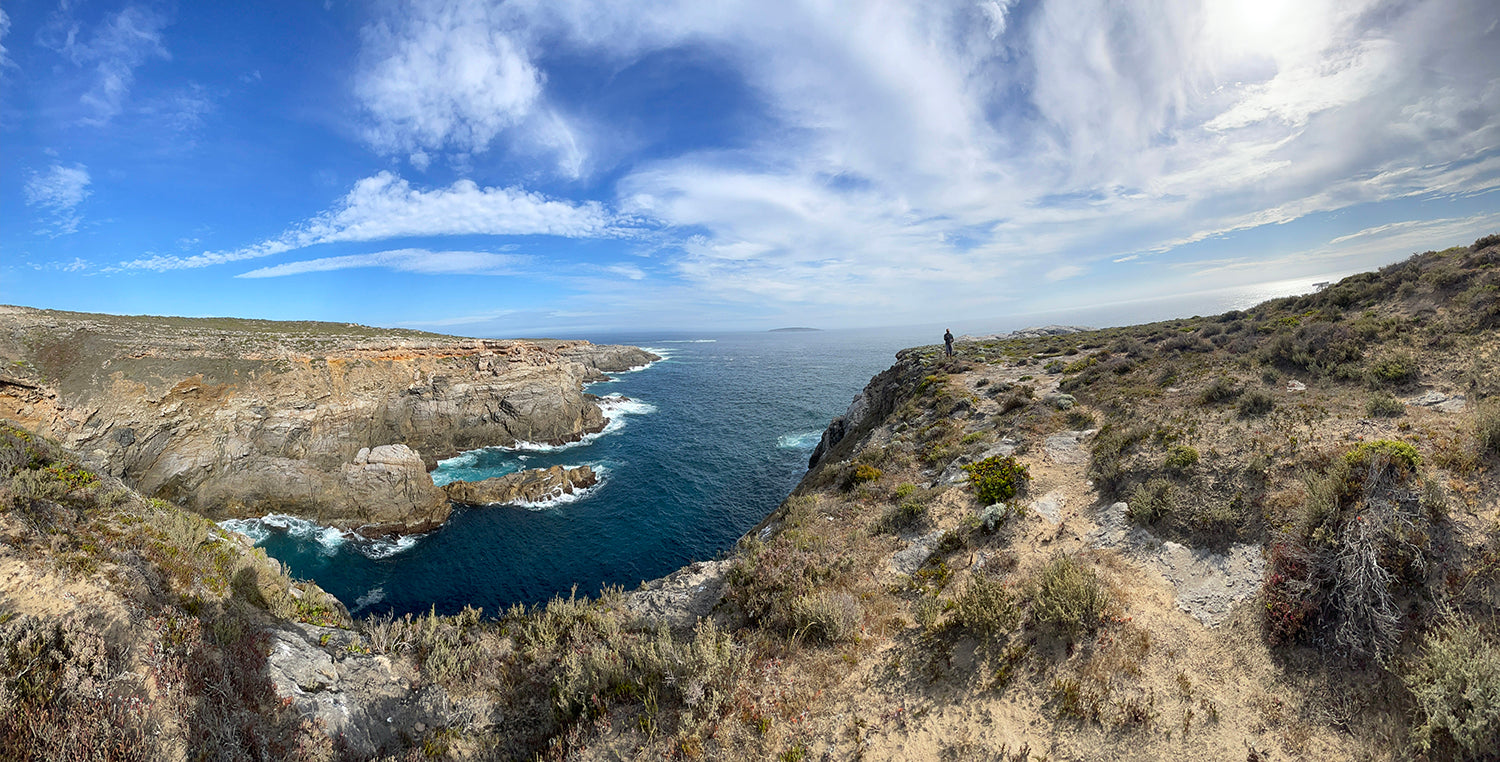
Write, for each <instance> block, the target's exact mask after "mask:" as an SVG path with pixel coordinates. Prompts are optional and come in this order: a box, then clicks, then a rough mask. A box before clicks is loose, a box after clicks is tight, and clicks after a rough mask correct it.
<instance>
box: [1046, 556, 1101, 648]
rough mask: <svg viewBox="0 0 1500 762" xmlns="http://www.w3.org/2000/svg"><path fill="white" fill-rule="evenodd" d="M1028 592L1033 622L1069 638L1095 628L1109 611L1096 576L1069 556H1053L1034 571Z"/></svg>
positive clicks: (1081, 563) (1088, 568) (1091, 569)
mask: <svg viewBox="0 0 1500 762" xmlns="http://www.w3.org/2000/svg"><path fill="white" fill-rule="evenodd" d="M1027 592H1028V596H1027V597H1028V598H1030V599H1031V617H1032V619H1033V620H1035V621H1036V622H1038V623H1041V624H1046V625H1050V626H1052V627H1054V628H1056V629H1057V630H1058V631H1060V632H1064V633H1067V634H1068V635H1078V634H1080V633H1083V632H1091V631H1093V630H1095V629H1097V628H1098V627H1099V625H1100V623H1102V622H1103V621H1104V617H1105V615H1106V614H1107V613H1108V611H1109V606H1110V597H1109V593H1108V592H1107V591H1106V590H1105V589H1104V583H1102V582H1100V580H1099V575H1098V574H1096V573H1095V572H1094V570H1093V568H1091V567H1089V566H1088V565H1086V564H1084V563H1083V562H1081V561H1079V560H1077V559H1075V558H1073V557H1072V556H1065V555H1059V556H1054V557H1053V558H1052V560H1050V561H1048V562H1047V563H1046V564H1045V565H1043V566H1042V568H1041V569H1039V570H1037V572H1036V574H1035V575H1034V576H1033V577H1032V579H1031V582H1030V585H1029V586H1028V591H1027Z"/></svg>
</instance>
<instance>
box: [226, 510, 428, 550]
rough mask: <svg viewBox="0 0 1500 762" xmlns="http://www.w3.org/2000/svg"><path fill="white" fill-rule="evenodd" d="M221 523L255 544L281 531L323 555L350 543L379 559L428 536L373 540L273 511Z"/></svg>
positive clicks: (409, 547)
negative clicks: (255, 516) (252, 517)
mask: <svg viewBox="0 0 1500 762" xmlns="http://www.w3.org/2000/svg"><path fill="white" fill-rule="evenodd" d="M219 526H221V527H223V528H224V529H227V530H229V531H231V532H238V533H240V534H242V535H244V536H246V537H249V538H250V539H251V540H252V541H253V542H254V543H255V544H256V545H259V544H261V543H263V542H265V541H266V540H268V539H270V537H271V535H272V534H273V533H280V534H285V535H287V536H289V537H294V538H296V539H298V540H301V541H303V542H307V543H311V544H313V545H315V546H317V549H318V553H319V554H321V555H324V556H333V555H337V554H338V552H339V550H340V549H341V548H343V547H344V546H345V545H348V546H350V547H352V548H354V549H355V550H358V551H359V552H360V553H361V554H363V555H365V556H366V557H368V558H373V559H377V560H378V559H382V558H390V557H391V556H394V555H396V554H397V553H401V552H403V551H406V550H410V549H411V548H413V547H415V546H416V544H417V541H418V540H419V539H421V538H422V537H424V536H425V535H420V534H409V535H403V536H401V537H398V538H396V539H394V540H387V539H377V540H371V539H368V538H365V537H362V536H360V535H359V534H357V533H355V532H350V531H347V530H342V529H336V528H334V527H328V526H323V525H322V524H319V523H318V522H316V521H310V520H308V519H304V518H300V517H298V516H290V515H287V514H285V513H271V514H267V515H265V516H262V517H260V518H258V519H226V520H224V521H221V522H219Z"/></svg>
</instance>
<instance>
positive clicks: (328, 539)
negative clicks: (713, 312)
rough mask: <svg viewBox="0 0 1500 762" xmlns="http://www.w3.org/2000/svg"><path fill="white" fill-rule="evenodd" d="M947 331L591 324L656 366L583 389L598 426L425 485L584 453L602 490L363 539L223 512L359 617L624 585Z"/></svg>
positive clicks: (782, 470) (689, 549)
mask: <svg viewBox="0 0 1500 762" xmlns="http://www.w3.org/2000/svg"><path fill="white" fill-rule="evenodd" d="M941 336H942V334H941V329H939V330H938V331H937V332H936V333H934V332H933V331H932V329H930V328H928V329H921V330H918V329H895V330H866V331H851V330H842V331H809V332H764V333H732V334H679V335H666V334H647V335H607V336H586V337H585V338H589V339H591V340H593V341H595V342H597V343H610V344H633V345H635V346H641V347H646V348H649V349H650V350H651V351H653V352H655V353H656V354H658V355H661V356H662V358H663V359H662V360H661V361H660V362H657V363H653V364H652V365H650V366H649V367H646V368H644V369H641V370H637V371H633V372H630V373H624V374H618V375H617V376H616V377H615V379H614V380H612V381H609V382H604V383H599V384H593V385H590V386H589V387H588V388H587V391H589V392H591V393H593V394H596V395H599V396H601V397H604V398H605V403H604V407H605V410H606V415H607V416H608V417H609V418H610V423H609V425H608V426H607V427H606V428H605V430H604V431H603V432H601V433H600V434H597V435H593V436H590V437H587V438H586V439H585V440H584V441H582V442H579V443H574V444H569V445H564V446H561V447H547V446H536V445H521V446H518V447H514V448H487V449H483V450H475V451H471V452H467V453H463V454H461V455H459V456H457V457H454V458H451V459H448V460H445V461H443V462H441V463H440V464H439V466H438V469H437V470H436V471H434V472H433V479H434V481H436V482H438V483H444V482H447V481H452V480H455V479H462V480H471V481H472V480H479V479H484V478H488V477H491V476H498V475H501V474H505V473H510V472H513V471H517V470H520V469H524V468H546V467H548V466H552V465H566V466H578V465H585V464H586V465H589V466H591V467H593V468H594V470H595V471H597V472H599V473H600V474H601V479H600V482H599V484H597V485H596V486H594V487H592V488H590V489H588V490H586V491H584V492H583V493H581V494H579V495H574V496H569V497H568V498H566V499H562V500H557V501H553V502H549V503H544V504H539V505H531V506H524V507H518V506H494V507H484V508H461V509H458V510H456V511H455V512H454V514H453V517H452V518H451V519H450V520H449V521H448V523H447V524H445V525H444V526H443V527H442V528H441V529H439V530H437V531H435V532H432V533H430V534H427V535H422V536H418V537H408V538H403V540H402V541H401V542H399V543H391V542H369V541H365V540H361V539H359V538H356V537H352V536H348V535H345V534H342V533H340V532H338V531H336V530H333V529H329V528H326V527H321V526H318V525H317V524H314V523H312V522H309V521H305V520H302V519H297V518H293V517H289V516H271V517H267V518H265V519H260V520H254V521H231V522H225V523H226V526H228V527H230V528H232V529H236V530H238V531H241V532H244V533H246V534H248V535H250V536H251V537H253V538H255V539H256V540H257V544H258V545H260V546H261V547H264V548H265V549H266V551H267V552H268V553H269V554H270V555H271V556H273V557H275V558H277V559H280V560H281V561H283V562H284V563H286V564H287V566H288V567H289V568H290V570H291V573H292V575H293V576H296V577H299V578H303V579H311V580H314V581H316V582H317V583H318V584H319V585H320V586H322V587H323V589H325V590H327V591H328V592H330V593H332V594H334V595H335V596H337V597H338V598H339V599H340V600H341V601H343V602H344V603H345V604H346V605H347V606H348V607H349V608H350V610H351V611H352V612H353V613H354V614H356V615H363V614H369V613H382V612H394V613H395V614H397V615H400V614H403V613H407V612H426V611H428V610H429V609H432V608H435V609H436V610H437V611H438V612H439V613H448V614H451V613H454V612H456V611H459V610H460V609H462V608H463V607H464V606H465V605H471V606H479V607H482V608H483V609H484V610H485V612H486V613H487V614H489V615H495V614H498V613H500V612H501V611H503V610H504V609H505V608H507V607H509V606H510V605H512V604H515V603H527V604H535V603H538V602H543V601H546V600H548V599H550V598H552V597H553V596H555V595H564V596H565V595H568V594H569V593H570V591H572V590H573V589H574V588H575V587H576V589H577V591H578V593H579V594H580V595H583V594H587V595H594V594H597V593H598V591H599V590H600V588H601V587H602V586H605V585H619V586H623V587H625V588H626V589H630V588H633V587H635V586H636V585H637V584H639V583H640V582H642V581H643V580H649V579H654V578H657V577H661V576H664V575H666V574H669V573H671V572H673V571H675V570H676V569H678V568H680V567H682V566H684V565H686V564H688V563H690V562H692V561H698V560H708V559H713V558H715V557H717V556H719V555H720V554H722V553H724V552H725V551H726V550H728V549H729V548H731V547H733V545H734V543H735V541H736V540H738V539H739V537H740V536H741V535H743V534H744V533H745V532H746V531H747V530H749V529H750V528H751V527H753V526H755V524H757V523H758V522H760V520H761V519H763V518H765V516H766V515H767V514H769V513H770V512H771V511H773V510H775V508H776V507H777V506H778V505H779V504H780V503H781V501H782V500H783V499H785V498H786V496H787V494H788V493H789V492H791V490H792V488H793V487H795V486H796V484H797V482H798V480H799V479H801V478H802V475H803V474H804V473H806V471H807V458H808V456H809V455H810V454H811V452H812V449H813V447H814V446H815V445H817V443H818V439H819V437H820V436H821V435H822V432H823V428H824V427H825V426H827V425H828V422H829V421H830V420H831V419H832V418H834V417H835V416H837V415H841V414H842V413H843V412H844V410H845V409H846V408H847V407H848V405H849V402H850V401H851V400H852V399H853V397H854V395H856V394H858V393H859V391H860V390H861V389H863V388H864V385H865V384H866V383H868V382H869V380H870V377H871V376H873V375H875V374H876V373H879V372H880V371H882V370H884V369H885V368H887V367H889V366H890V365H891V364H892V362H893V361H894V359H895V353H896V351H897V350H899V349H901V348H903V347H908V346H914V345H918V344H933V343H938V342H941V340H942V338H941Z"/></svg>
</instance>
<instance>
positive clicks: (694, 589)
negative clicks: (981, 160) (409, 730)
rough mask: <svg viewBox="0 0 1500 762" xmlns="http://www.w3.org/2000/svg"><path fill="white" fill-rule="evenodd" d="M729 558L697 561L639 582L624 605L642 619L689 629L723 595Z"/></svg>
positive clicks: (627, 596) (716, 603)
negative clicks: (667, 573) (658, 576)
mask: <svg viewBox="0 0 1500 762" xmlns="http://www.w3.org/2000/svg"><path fill="white" fill-rule="evenodd" d="M733 565H734V562H733V561H729V560H724V561H700V562H698V563H693V564H688V565H687V566H684V567H682V568H681V569H678V570H677V571H675V572H672V573H671V574H669V575H667V576H665V577H662V578H660V579H653V580H650V581H647V582H642V583H641V586H640V587H639V588H637V589H636V590H635V591H633V592H630V593H627V594H626V595H625V607H626V608H627V609H629V610H630V612H631V613H632V614H635V615H636V616H638V617H641V618H642V619H645V620H648V621H651V622H659V623H662V624H665V625H667V626H668V627H672V628H674V629H679V630H686V629H691V628H692V627H693V625H695V624H697V623H698V619H699V618H701V617H706V616H708V615H709V614H711V613H713V610H714V607H715V606H717V605H718V604H719V601H720V600H722V599H723V598H724V577H725V575H727V574H728V573H729V568H730V567H731V566H733Z"/></svg>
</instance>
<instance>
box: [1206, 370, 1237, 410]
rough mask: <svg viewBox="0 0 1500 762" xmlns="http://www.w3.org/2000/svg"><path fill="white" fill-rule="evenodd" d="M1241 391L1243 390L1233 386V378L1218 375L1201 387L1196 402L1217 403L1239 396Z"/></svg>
mask: <svg viewBox="0 0 1500 762" xmlns="http://www.w3.org/2000/svg"><path fill="white" fill-rule="evenodd" d="M1241 391H1243V390H1242V389H1240V388H1239V387H1238V386H1235V384H1234V379H1231V378H1228V377H1226V376H1219V377H1218V378H1215V379H1214V380H1213V381H1211V382H1210V383H1209V385H1208V386H1205V387H1203V391H1201V392H1199V393H1198V404H1200V405H1217V404H1220V403H1224V402H1228V401H1230V400H1232V399H1234V398H1235V397H1238V396H1240V392H1241Z"/></svg>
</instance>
